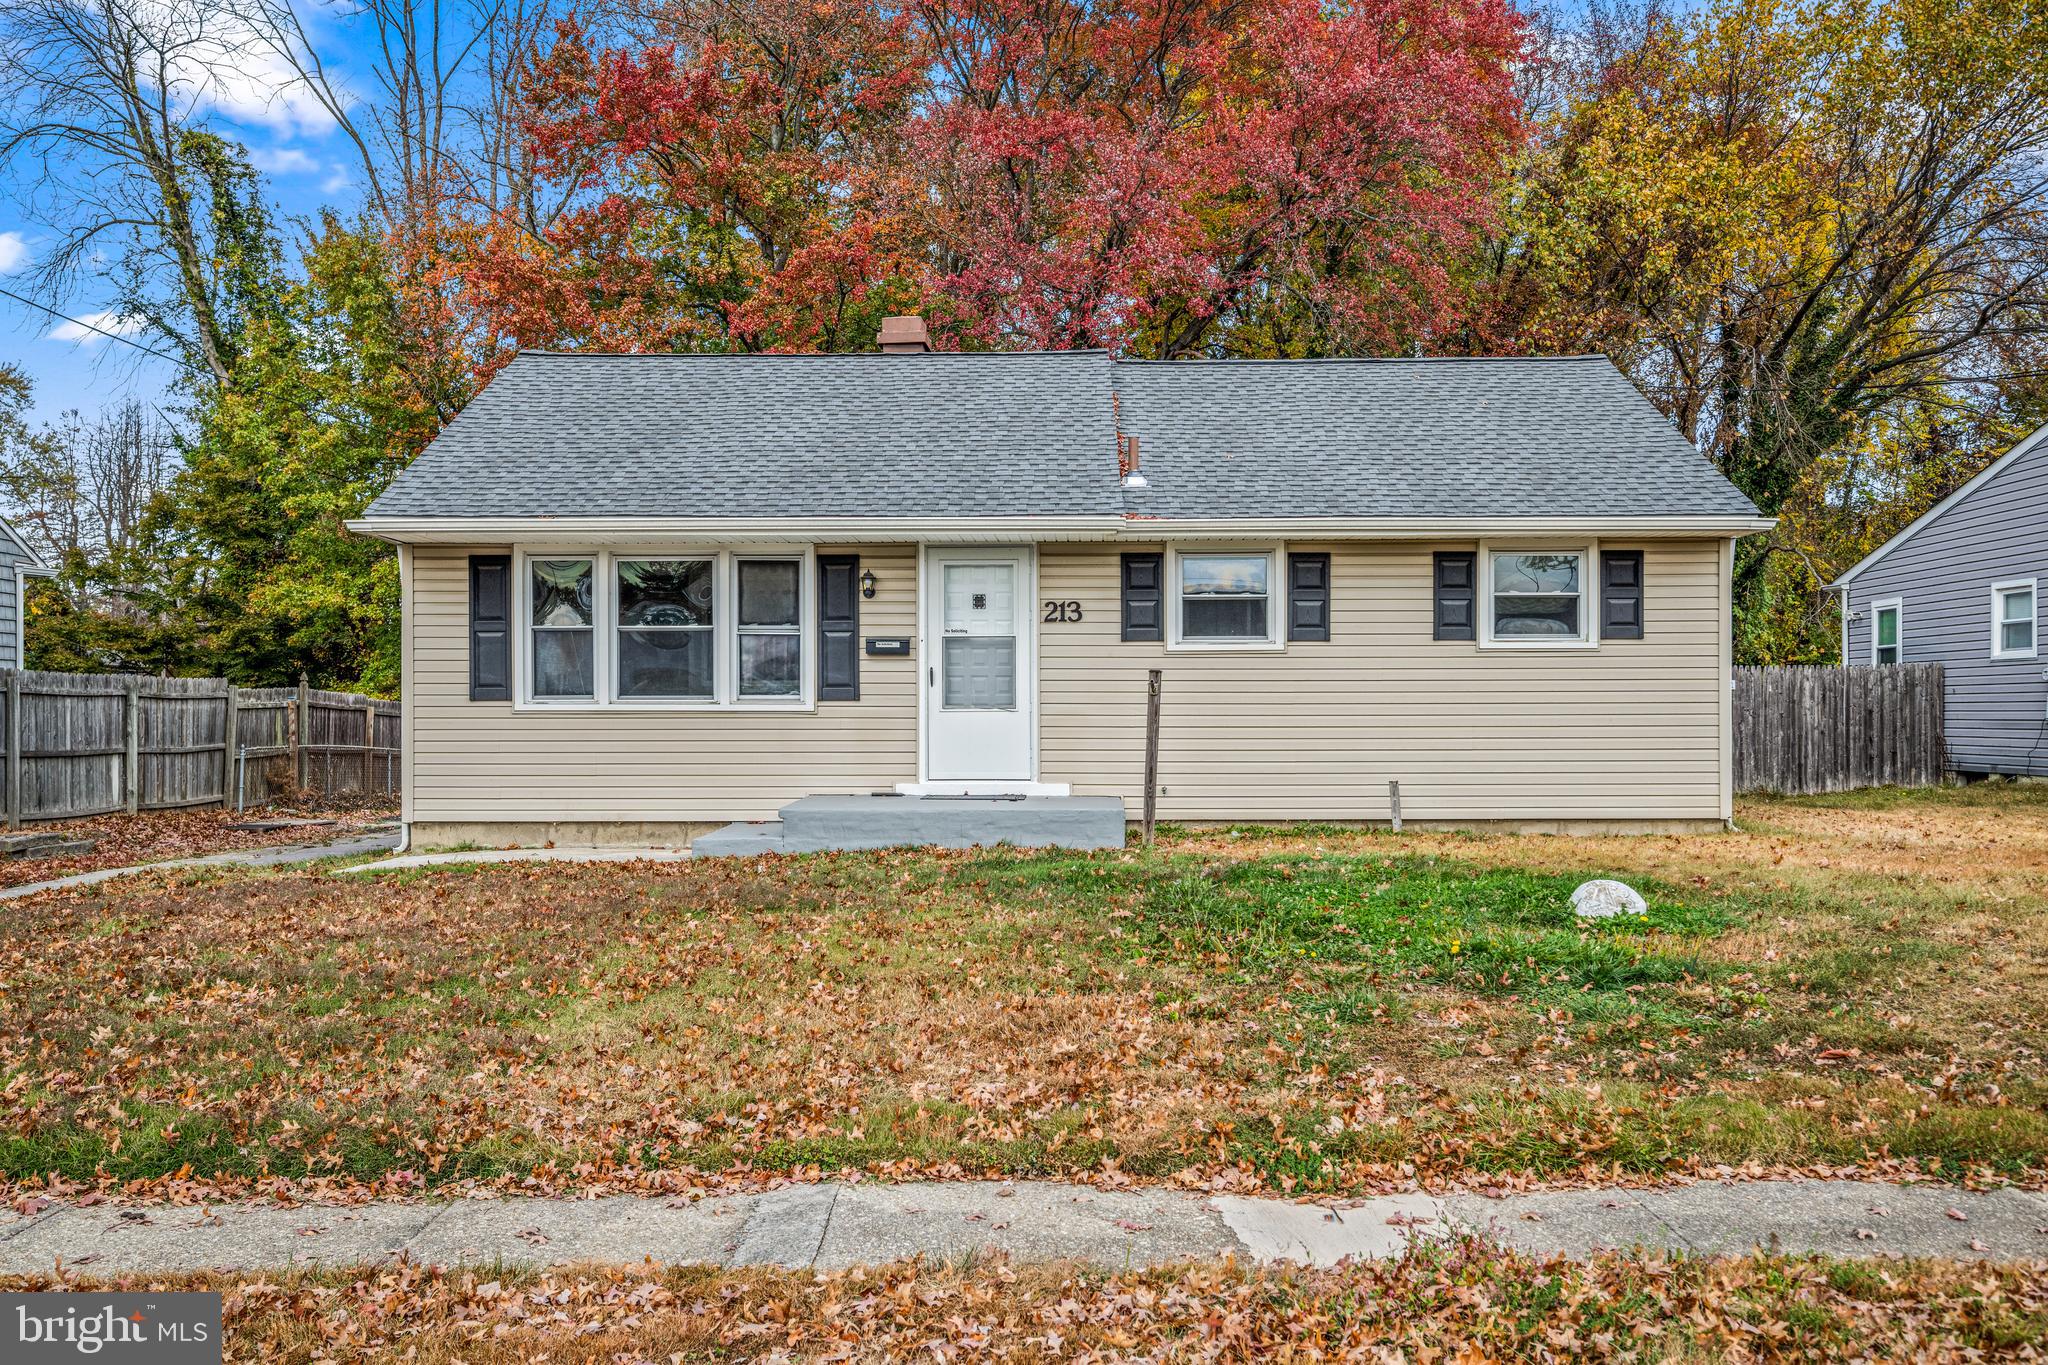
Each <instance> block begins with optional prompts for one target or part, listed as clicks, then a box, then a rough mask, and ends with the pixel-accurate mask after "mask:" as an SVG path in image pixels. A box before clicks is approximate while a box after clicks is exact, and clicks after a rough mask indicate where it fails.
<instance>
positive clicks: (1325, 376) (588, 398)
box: [369, 351, 1756, 518]
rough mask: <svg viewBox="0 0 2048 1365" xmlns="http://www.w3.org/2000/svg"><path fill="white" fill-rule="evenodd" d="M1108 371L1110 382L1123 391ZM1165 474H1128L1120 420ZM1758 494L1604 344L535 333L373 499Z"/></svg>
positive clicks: (1193, 509) (1153, 499)
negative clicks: (1340, 346)
mask: <svg viewBox="0 0 2048 1365" xmlns="http://www.w3.org/2000/svg"><path fill="white" fill-rule="evenodd" d="M1112 386H1114V389H1115V393H1116V399H1117V402H1116V404H1114V405H1113V404H1112V402H1111V390H1112ZM1119 418H1120V421H1121V426H1122V430H1124V431H1126V432H1129V433H1131V434H1134V435H1136V436H1137V437H1139V439H1140V442H1141V449H1142V454H1143V464H1144V473H1145V476H1146V478H1147V480H1148V481H1149V484H1150V486H1149V487H1148V488H1145V489H1142V490H1131V491H1125V490H1121V489H1120V488H1119V487H1118V481H1117V477H1116V474H1117V467H1116V427H1115V426H1114V425H1113V423H1114V422H1116V421H1117V420H1119ZM1125 512H1129V513H1133V514H1137V515H1141V516H1147V517H1153V516H1157V517H1168V518H1233V517H1246V518H1250V517H1366V518H1374V517H1437V516H1451V517H1533V516H1686V515H1692V516H1699V515H1725V516H1734V517H1747V516H1754V515H1755V514H1756V509H1755V508H1754V507H1753V506H1752V505H1751V504H1750V502H1749V500H1748V499H1746V498H1745V497H1743V496H1742V494H1741V493H1739V492H1738V491H1736V489H1735V488H1734V486H1733V485H1731V484H1730V483H1728V481H1727V480H1726V479H1724V478H1722V477H1721V475H1720V474H1719V473H1718V472H1717V471H1716V470H1715V469H1714V468H1713V466H1712V465H1710V464H1709V463H1708V462H1707V461H1706V460H1705V459H1704V458H1703V457H1702V456H1701V455H1700V454H1699V453H1698V452H1697V451H1696V450H1694V449H1693V447H1692V446H1691V445H1690V444H1689V443H1687V442H1686V441H1685V440H1684V439H1683V438H1682V437H1681V436H1680V435H1679V434H1678V432H1677V431H1676V430H1674V429H1673V428H1672V426H1671V424H1670V423H1669V422H1667V421H1666V420H1665V419H1664V418H1663V416H1662V415H1660V414H1659V413H1658V412H1657V410H1656V409H1655V408H1654V407H1652V406H1651V405H1650V403H1649V402H1648V401H1647V400H1646V399H1644V397H1643V396H1642V395H1641V394H1640V393H1638V392H1637V391H1636V389H1635V387H1634V386H1633V385H1631V384H1630V383H1629V381H1628V380H1627V379H1626V378H1624V377H1623V376H1622V374H1621V373H1620V372H1619V371H1618V370H1616V369H1615V368H1614V366H1613V365H1612V364H1611V363H1609V362H1608V361H1607V360H1606V359H1605V358H1604V357H1599V356H1591V357H1570V358H1562V359H1506V360H1308V361H1181V362H1143V361H1112V360H1111V359H1110V357H1109V356H1108V355H1106V354H1105V353H1103V352H1100V351H1063V352H1035V353H1024V354H965V355H963V354H941V355H909V356H905V355H829V356H761V355H744V356H695V355H650V356H629V355H598V354H570V355H562V354H550V353H544V352H527V353H524V354H521V355H520V356H519V357H518V358H516V359H515V360H513V362H512V363H511V364H510V365H508V366H507V367H506V368H505V369H504V370H503V371H502V372H501V373H500V374H499V375H498V377H497V378H496V379H494V380H492V381H491V383H490V385H489V386H488V387H487V388H486V389H485V390H484V391H483V392H482V393H480V394H478V395H477V397H476V399H475V400H474V401H472V402H471V403H470V405H469V406H468V408H466V409H465V410H464V411H463V413H462V414H461V415H460V416H459V417H457V418H456V419H455V420H454V421H453V422H451V423H450V424H449V425H448V427H447V428H446V430H444V431H443V432H442V433H441V435H440V436H439V437H437V438H436V439H435V441H434V442H433V444H432V445H431V446H429V447H428V449H427V450H426V452H425V453H423V454H422V455H421V456H420V457H419V459H418V460H416V461H415V462H414V463H413V465H412V466H411V467H410V468H409V469H407V470H406V471H404V472H403V473H402V474H400V475H399V477H398V478H397V480H396V481H395V482H394V483H393V484H392V485H391V487H390V488H389V489H388V490H387V491H386V492H385V493H384V495H383V496H382V497H380V498H378V499H377V501H376V502H375V503H374V504H373V505H372V506H371V508H370V511H369V515H370V516H371V517H522V516H582V517H706V518H724V517H740V518H746V517H770V518H772V517H888V518H900V517H979V516H1054V515H1076V514H1078V515H1088V514H1096V515H1101V516H1106V517H1113V516H1117V515H1119V514H1121V513H1125Z"/></svg>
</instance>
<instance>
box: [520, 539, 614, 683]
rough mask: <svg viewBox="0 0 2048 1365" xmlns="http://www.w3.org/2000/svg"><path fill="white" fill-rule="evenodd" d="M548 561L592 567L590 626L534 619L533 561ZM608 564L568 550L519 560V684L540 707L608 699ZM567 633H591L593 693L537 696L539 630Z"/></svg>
mask: <svg viewBox="0 0 2048 1365" xmlns="http://www.w3.org/2000/svg"><path fill="white" fill-rule="evenodd" d="M535 560H547V561H550V562H554V563H560V564H573V563H575V562H577V561H578V560H583V561H586V562H587V563H588V564H589V565H590V624H589V625H587V626H541V625H536V624H534V620H533V561H535ZM603 573H604V564H603V562H602V561H601V560H600V559H599V557H598V556H597V555H596V554H594V553H589V552H586V551H583V550H565V551H562V552H561V553H559V554H555V553H551V552H548V551H545V550H543V551H539V552H536V553H534V554H532V555H527V556H524V557H522V558H521V559H520V561H519V593H518V596H519V615H518V617H517V620H518V622H519V631H518V634H519V643H520V646H521V649H520V653H521V655H522V657H521V659H520V662H519V665H518V667H519V682H520V688H521V691H522V693H523V694H524V695H526V696H527V697H529V698H530V699H531V700H532V701H533V703H534V704H535V705H536V706H594V705H596V703H597V701H598V699H599V698H601V697H602V696H604V654H603V649H604V640H603V636H604V617H603V615H602V614H601V613H602V608H603V605H604V596H603V593H604V584H603V583H602V582H601V581H600V576H601V575H602V574H603ZM543 630H544V631H549V632H557V633H562V634H566V633H568V632H570V631H584V630H587V631H589V632H590V693H591V695H589V696H587V697H534V696H533V695H532V694H533V663H532V660H533V657H534V652H535V651H534V648H533V637H534V634H535V633H536V632H538V631H543Z"/></svg>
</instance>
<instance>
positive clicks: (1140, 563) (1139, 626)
mask: <svg viewBox="0 0 2048 1365" xmlns="http://www.w3.org/2000/svg"><path fill="white" fill-rule="evenodd" d="M1165 577H1166V556H1165V555H1159V554H1150V555H1125V556H1124V582H1123V587H1124V638H1125V639H1126V640H1164V639H1165V638H1166V584H1165Z"/></svg>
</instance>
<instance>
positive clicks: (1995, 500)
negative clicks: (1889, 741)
mask: <svg viewBox="0 0 2048 1365" xmlns="http://www.w3.org/2000/svg"><path fill="white" fill-rule="evenodd" d="M2043 580H2048V426H2044V427H2042V428H2041V429H2040V430H2039V431H2036V432H2035V433H2034V434H2033V435H2031V436H2029V437H2027V438H2026V439H2025V440H2023V441H2021V442H2020V443H2019V444H2018V445H2016V446H2014V447H2013V448H2012V449H2011V450H2009V451H2007V452H2006V453H2005V454H2004V455H2002V456H2000V457H1999V458H1998V459H1996V460H1994V461H1993V462H1992V463H1991V464H1990V465H1988V466H1986V467H1985V469H1984V471H1983V472H1982V473H1980V474H1978V475H1977V477H1976V478H1974V479H1971V480H1970V481H1969V482H1968V483H1966V484H1964V485H1963V486H1962V487H1961V488H1958V489H1957V490H1956V491H1955V492H1954V493H1951V494H1950V495H1949V496H1948V497H1946V498H1944V499H1942V500H1941V501H1940V502H1938V503H1936V504H1935V505H1934V506H1933V507H1932V508H1930V509H1928V511H1927V512H1925V513H1924V514H1922V515H1921V517H1920V518H1919V519H1918V520H1916V521H1914V522H1913V523H1912V524H1911V525H1910V526H1908V527H1906V529H1905V530H1903V531H1901V532H1899V533H1898V534H1897V535H1895V536H1893V537H1892V538H1891V539H1890V540H1888V541H1886V542H1885V543H1884V544H1883V545H1880V546H1879V547H1878V548H1877V549H1876V550H1874V551H1872V552H1871V553H1870V555H1869V556H1867V557H1866V558H1865V559H1864V560H1863V562H1862V563H1860V564H1858V565H1856V567H1854V568H1853V569H1850V570H1849V571H1848V572H1847V573H1845V574H1843V575H1842V576H1841V577H1840V578H1838V579H1836V580H1835V582H1834V583H1833V584H1832V585H1831V587H1832V588H1833V589H1834V590H1835V591H1836V592H1838V593H1839V594H1840V595H1841V602H1842V662H1843V664H1844V665H1845V666H1852V665H1853V666H1876V667H1882V666H1884V665H1886V664H1895V663H1938V664H1941V665H1942V666H1943V670H1944V673H1945V675H1946V679H1947V688H1946V690H1947V696H1946V699H1945V707H1944V711H1945V719H1946V725H1947V731H1948V748H1949V766H1950V768H1952V769H1953V770H1954V771H1956V772H1958V773H1961V774H1962V775H1963V776H1965V777H1983V776H1988V775H1990V774H1994V773H1998V774H2004V775H2006V776H2010V777H2048V653H2044V651H2043V650H2042V648H2041V584H2042V582H2043Z"/></svg>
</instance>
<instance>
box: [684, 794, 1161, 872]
mask: <svg viewBox="0 0 2048 1365" xmlns="http://www.w3.org/2000/svg"><path fill="white" fill-rule="evenodd" d="M781 816H782V818H781V819H779V820H758V821H742V822H740V823H738V824H732V825H727V826H726V827H725V828H724V829H721V830H715V831H713V832H712V833H710V834H700V835H698V836H697V838H696V840H695V841H694V842H692V843H691V845H690V852H691V854H692V855H693V856H695V857H698V858H719V857H746V856H751V855H754V854H761V853H828V852H834V851H838V850H843V849H862V848H924V847H935V848H985V847H988V846H991V845H994V844H1011V845H1014V846H1016V847H1018V848H1077V849H1101V848H1122V847H1123V846H1124V803H1123V802H1122V801H1121V800H1120V799H1118V798H1117V797H1114V796H806V797H804V798H803V799H802V800H800V801H792V802H791V803H790V804H788V805H786V806H784V807H783V808H782V811H781Z"/></svg>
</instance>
